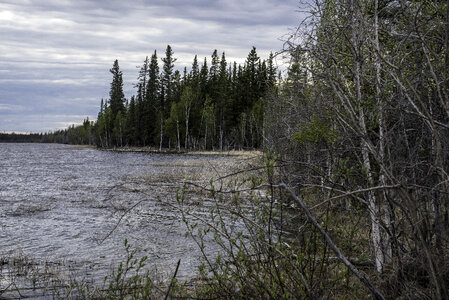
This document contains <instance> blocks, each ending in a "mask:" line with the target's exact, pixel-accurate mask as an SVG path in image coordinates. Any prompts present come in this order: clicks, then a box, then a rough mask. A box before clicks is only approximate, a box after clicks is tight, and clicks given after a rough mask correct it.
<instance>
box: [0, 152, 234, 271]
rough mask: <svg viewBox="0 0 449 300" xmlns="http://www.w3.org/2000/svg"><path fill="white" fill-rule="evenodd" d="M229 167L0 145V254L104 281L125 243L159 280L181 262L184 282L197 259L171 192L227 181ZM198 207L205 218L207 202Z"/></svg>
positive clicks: (217, 162)
mask: <svg viewBox="0 0 449 300" xmlns="http://www.w3.org/2000/svg"><path fill="white" fill-rule="evenodd" d="M232 160H235V158H232V157H231V158H230V157H225V156H218V155H207V156H199V155H168V154H154V153H153V154H151V153H137V152H112V151H100V150H97V149H91V148H90V149H88V148H80V147H72V146H68V145H56V144H0V207H1V209H0V245H1V247H0V254H1V255H2V256H3V257H11V256H14V255H17V253H21V255H25V256H30V257H32V258H33V259H35V260H36V261H49V262H63V263H64V265H67V266H70V268H72V269H74V270H86V271H85V272H86V274H87V275H89V276H94V277H95V278H103V276H104V275H105V274H108V273H109V272H110V269H111V266H116V265H117V264H118V262H120V261H123V260H124V259H125V256H124V255H125V249H124V246H123V242H124V240H125V238H126V239H128V240H129V242H130V244H131V245H132V246H133V247H134V248H135V249H137V250H138V251H139V252H138V253H139V254H141V255H148V256H149V260H148V261H149V266H150V267H151V268H152V269H155V270H157V271H158V273H160V274H162V275H164V276H165V275H168V274H171V273H172V272H173V270H174V269H175V267H176V262H177V261H178V260H179V259H181V265H180V268H179V271H178V277H180V278H181V279H188V278H190V277H191V276H193V274H194V273H195V270H196V266H197V265H198V262H199V257H200V252H199V250H198V247H197V246H196V244H195V243H194V242H193V241H192V240H191V239H190V238H186V237H185V232H186V228H185V225H184V224H183V223H182V222H181V220H180V213H179V211H178V210H177V209H176V208H174V206H176V204H177V201H176V190H177V189H178V187H179V186H180V182H181V181H182V180H183V179H184V178H186V177H189V178H190V179H191V180H193V181H197V182H208V180H209V178H210V177H211V176H215V177H216V176H217V175H223V174H225V172H227V170H228V169H229V168H230V166H231V164H230V161H232ZM220 172H223V173H221V174H218V173H220ZM198 202H199V204H200V205H197V206H196V209H197V210H198V212H200V213H201V210H204V213H206V210H207V206H208V204H207V200H203V199H198ZM134 205H136V207H135V208H133V209H132V210H130V211H128V210H129V209H130V208H131V207H133V206H134ZM119 221H120V222H119ZM117 224H118V226H117ZM115 227H116V228H115ZM114 228H115V229H114Z"/></svg>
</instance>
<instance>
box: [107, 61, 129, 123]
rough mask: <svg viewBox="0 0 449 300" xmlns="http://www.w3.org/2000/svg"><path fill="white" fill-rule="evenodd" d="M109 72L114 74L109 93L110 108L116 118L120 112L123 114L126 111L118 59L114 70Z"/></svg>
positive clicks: (113, 67)
mask: <svg viewBox="0 0 449 300" xmlns="http://www.w3.org/2000/svg"><path fill="white" fill-rule="evenodd" d="M109 71H110V72H111V73H112V82H111V90H110V91H109V106H110V107H111V112H112V115H113V117H114V118H115V116H116V115H117V113H118V112H119V111H121V112H123V111H124V109H125V105H124V103H125V94H124V93H123V78H122V72H121V71H120V67H119V64H118V60H117V59H116V60H115V61H114V65H113V66H112V69H110V70H109Z"/></svg>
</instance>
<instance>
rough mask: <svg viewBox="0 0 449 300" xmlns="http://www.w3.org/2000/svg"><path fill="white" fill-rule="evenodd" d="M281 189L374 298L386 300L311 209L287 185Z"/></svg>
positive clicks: (281, 184)
mask: <svg viewBox="0 0 449 300" xmlns="http://www.w3.org/2000/svg"><path fill="white" fill-rule="evenodd" d="M279 187H280V188H282V189H284V190H286V191H287V192H288V193H289V194H290V196H291V197H292V198H293V199H294V200H295V201H296V202H297V203H298V204H299V205H300V206H301V208H302V209H303V210H304V212H305V213H306V215H307V218H308V219H309V220H310V222H312V224H313V225H314V226H315V227H316V228H317V229H318V230H319V231H320V233H321V235H322V236H323V237H324V239H325V240H326V242H327V244H328V245H329V246H330V247H331V249H332V251H334V253H335V254H336V255H337V258H338V260H339V261H341V262H342V263H343V264H344V265H345V266H347V267H348V269H349V270H350V271H351V272H352V273H353V274H354V275H355V276H356V277H357V278H358V279H359V280H360V281H361V282H362V283H363V284H364V285H365V286H366V287H367V288H368V289H369V290H370V291H371V293H372V294H373V296H374V297H375V298H376V299H379V300H385V297H384V296H383V295H382V293H381V292H380V291H379V290H378V289H377V288H376V287H375V286H374V285H373V284H372V283H371V281H369V280H368V279H367V278H366V276H365V274H364V273H362V272H360V271H359V270H358V269H357V268H356V267H355V266H354V265H353V264H352V263H351V262H350V261H349V260H348V259H347V258H346V257H345V256H344V255H343V253H341V251H340V249H338V247H337V246H336V245H335V243H334V242H333V241H332V239H331V238H330V237H329V235H328V234H327V233H326V231H324V230H323V228H322V227H321V226H320V224H318V222H317V220H316V219H315V217H314V216H313V215H312V213H311V212H310V210H309V208H308V207H307V206H306V205H305V204H304V202H303V201H302V200H301V199H299V198H298V197H297V196H296V195H295V193H294V192H293V191H292V190H290V188H289V187H287V185H285V183H280V184H279Z"/></svg>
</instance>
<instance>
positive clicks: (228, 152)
mask: <svg viewBox="0 0 449 300" xmlns="http://www.w3.org/2000/svg"><path fill="white" fill-rule="evenodd" d="M93 148H95V149H97V150H100V151H111V152H139V153H154V154H182V155H204V156H207V155H220V156H248V155H254V156H257V155H262V153H263V152H262V151H261V150H225V151H219V150H181V151H178V150H176V149H169V148H162V150H161V151H159V148H155V147H113V148H99V147H95V146H93Z"/></svg>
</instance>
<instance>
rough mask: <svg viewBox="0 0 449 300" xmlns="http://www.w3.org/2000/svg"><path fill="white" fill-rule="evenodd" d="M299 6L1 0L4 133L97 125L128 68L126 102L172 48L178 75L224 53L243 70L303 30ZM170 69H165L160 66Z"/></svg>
mask: <svg viewBox="0 0 449 300" xmlns="http://www.w3.org/2000/svg"><path fill="white" fill-rule="evenodd" d="M297 3H298V1H297V0H140V1H139V0H130V1H124V0H108V1H106V0H105V1H103V0H0V37H1V41H0V132H11V131H14V132H47V131H50V130H55V129H60V128H66V127H67V126H68V125H70V124H74V123H75V124H78V123H80V122H82V121H83V119H85V118H86V117H87V116H88V117H89V118H90V119H95V118H96V115H97V113H98V110H99V104H100V100H101V98H105V99H106V98H107V97H108V93H109V84H110V82H111V79H112V78H111V74H110V73H109V69H110V68H111V67H112V63H113V61H114V60H115V59H118V60H119V64H120V68H121V70H122V71H123V77H124V81H125V94H126V97H127V98H129V97H131V95H133V94H134V93H135V91H134V90H133V88H132V86H133V83H135V82H136V81H137V80H136V77H137V74H138V69H137V68H136V66H139V65H141V64H142V62H143V60H144V59H145V57H146V56H147V55H148V56H150V55H151V54H152V52H153V51H154V50H157V52H158V56H159V57H162V56H163V55H164V50H165V48H166V46H167V44H170V45H171V46H172V48H173V51H174V53H175V55H174V56H175V57H176V58H177V59H178V60H177V62H176V66H175V67H176V68H178V69H182V68H184V66H187V67H188V68H190V66H191V64H192V61H193V57H194V56H195V54H198V56H199V58H200V61H202V59H204V57H207V58H208V60H209V61H210V55H211V53H212V52H213V50H214V49H217V50H218V51H219V52H220V53H221V52H223V51H224V52H225V53H226V57H227V61H228V62H231V61H237V62H238V63H242V62H243V61H244V60H245V58H246V56H247V54H248V52H249V51H250V50H251V47H252V46H255V47H256V48H257V52H258V54H259V56H261V57H262V58H266V57H268V54H269V52H270V51H273V52H276V51H278V50H280V49H281V48H282V42H281V41H280V40H279V39H280V38H281V37H282V36H284V35H285V34H287V33H288V32H289V29H291V28H293V27H295V26H296V25H298V23H299V14H298V13H297V12H296V10H297ZM160 64H161V63H160Z"/></svg>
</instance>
